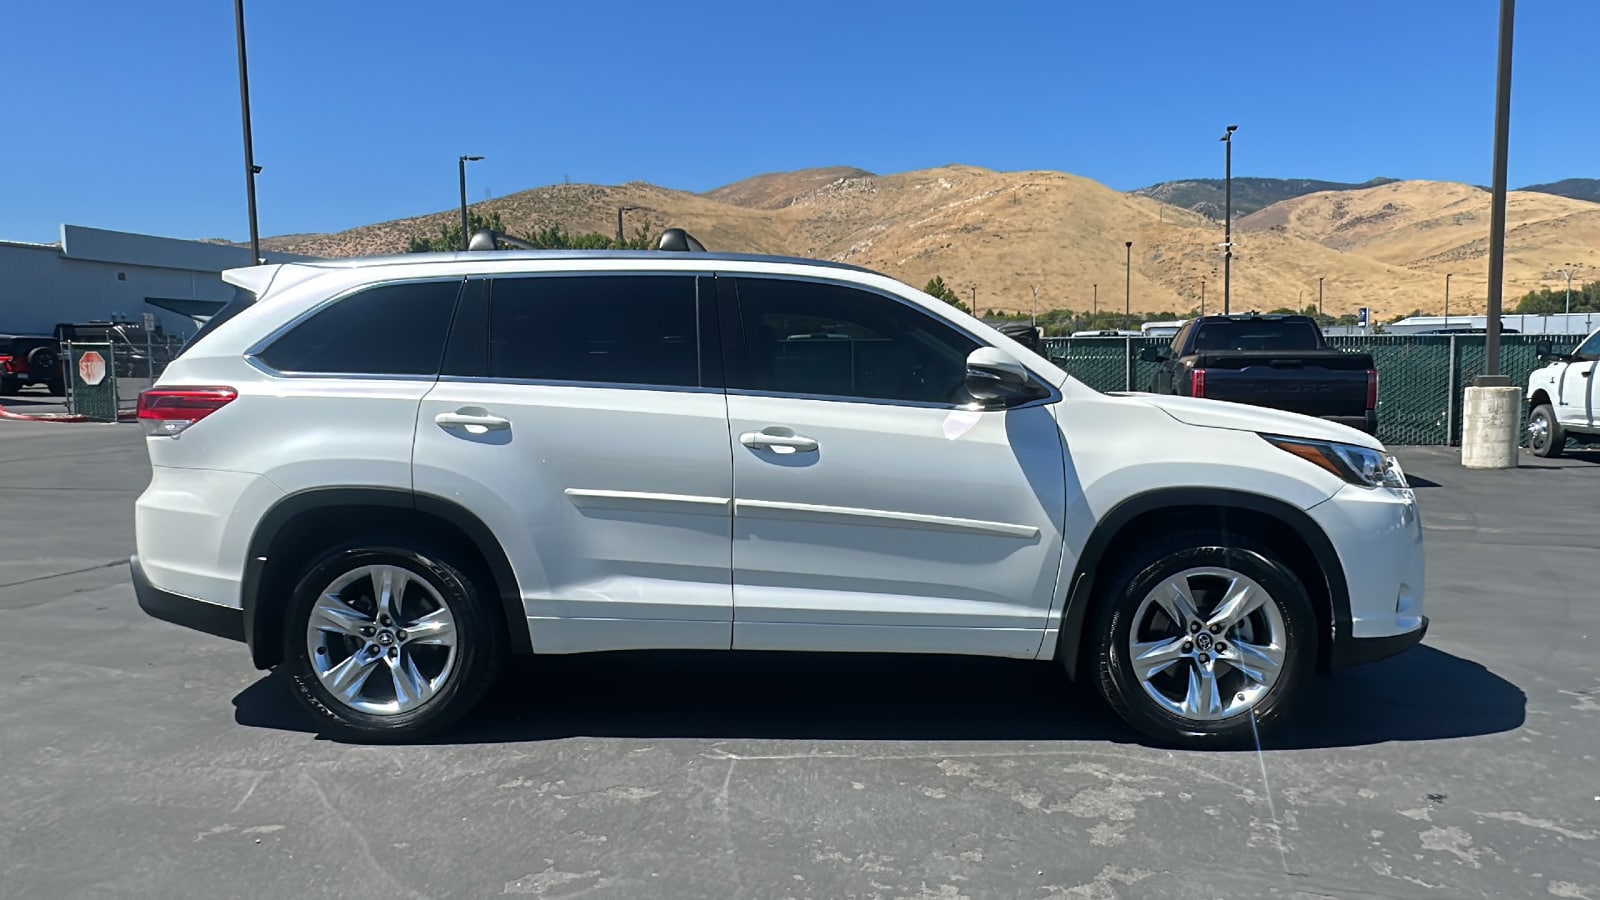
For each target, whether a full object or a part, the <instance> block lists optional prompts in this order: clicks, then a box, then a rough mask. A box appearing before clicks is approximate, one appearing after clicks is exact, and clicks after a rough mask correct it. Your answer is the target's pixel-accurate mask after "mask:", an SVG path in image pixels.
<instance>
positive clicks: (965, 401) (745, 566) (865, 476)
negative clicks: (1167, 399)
mask: <svg viewBox="0 0 1600 900" xmlns="http://www.w3.org/2000/svg"><path fill="white" fill-rule="evenodd" d="M721 280H722V281H724V282H725V281H726V279H721ZM734 293H735V291H734V290H727V289H725V290H724V291H723V293H722V295H721V297H722V300H723V302H724V304H730V301H731V300H732V299H733V294H734ZM736 294H737V301H736V302H737V310H738V312H737V321H733V320H732V317H729V316H727V315H726V313H725V317H724V319H723V330H724V332H725V333H728V332H736V333H737V334H739V335H740V336H742V340H743V345H744V346H743V352H740V351H739V349H737V348H730V352H729V357H730V359H729V366H728V375H729V380H730V390H729V393H728V416H729V432H730V439H731V444H732V450H733V471H734V519H733V602H734V646H735V647H736V648H750V649H792V650H819V649H825V650H863V651H920V652H950V653H984V654H994V655H1005V656H1018V657H1031V656H1033V655H1035V654H1036V653H1037V652H1038V650H1039V644H1040V638H1041V635H1042V633H1043V630H1044V628H1045V620H1046V616H1047V614H1048V612H1049V609H1050V601H1051V597H1052V595H1053V593H1054V591H1055V587H1056V572H1057V569H1058V567H1059V562H1060V554H1061V549H1062V538H1061V529H1062V518H1063V514H1064V510H1065V488H1064V480H1065V476H1064V462H1063V449H1062V440H1061V435H1060V431H1059V429H1058V428H1057V426H1056V422H1055V418H1054V415H1053V413H1052V409H1051V407H1049V406H1048V405H1045V404H1043V403H1035V404H1032V405H1027V406H1024V407H1022V408H1015V409H1010V410H992V411H983V410H977V409H973V408H970V407H971V398H970V397H969V396H967V395H966V393H965V389H964V384H965V374H966V357H967V354H968V353H970V352H971V351H972V350H973V349H975V348H976V347H977V346H979V344H978V342H977V341H976V340H974V339H973V338H971V337H969V336H968V335H966V334H963V333H961V332H960V331H958V330H957V329H955V328H954V327H952V326H950V325H949V324H947V323H945V322H943V321H942V320H940V319H938V318H936V317H934V316H931V315H929V314H927V313H926V312H923V311H922V310H919V309H917V308H916V307H915V306H913V305H911V304H910V303H908V302H905V301H902V300H899V299H896V298H893V297H890V296H887V295H884V294H878V293H873V292H869V291H866V290H862V289H859V288H855V287H848V286H843V285H836V284H830V283H823V282H814V281H803V280H786V279H777V278H753V277H741V278H739V279H738V280H737V285H736ZM730 305H731V304H730Z"/></svg>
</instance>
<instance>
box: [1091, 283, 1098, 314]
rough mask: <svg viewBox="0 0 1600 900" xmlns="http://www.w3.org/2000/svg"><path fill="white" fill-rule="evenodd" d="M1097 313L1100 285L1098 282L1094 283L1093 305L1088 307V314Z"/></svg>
mask: <svg viewBox="0 0 1600 900" xmlns="http://www.w3.org/2000/svg"><path fill="white" fill-rule="evenodd" d="M1099 313H1100V285H1099V283H1096V284H1095V286H1094V305H1093V306H1090V307H1089V315H1091V316H1093V315H1099Z"/></svg>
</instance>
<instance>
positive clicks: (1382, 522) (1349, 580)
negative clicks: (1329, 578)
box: [1308, 485, 1428, 668]
mask: <svg viewBox="0 0 1600 900" xmlns="http://www.w3.org/2000/svg"><path fill="white" fill-rule="evenodd" d="M1308 513H1309V514H1310V516H1311V518H1312V519H1313V520H1314V521H1315V522H1316V523H1317V525H1319V526H1320V527H1321V528H1322V531H1323V533H1324V534H1325V535H1327V537H1328V540H1329V542H1330V543H1332V544H1333V547H1334V549H1335V551H1336V552H1337V554H1338V557H1339V566H1340V568H1341V569H1342V570H1343V575H1344V582H1345V586H1346V588H1347V591H1348V599H1349V602H1348V604H1345V605H1344V606H1345V608H1343V609H1335V610H1334V619H1335V621H1334V623H1333V624H1334V628H1333V646H1332V648H1331V653H1330V657H1329V660H1328V662H1329V665H1330V667H1331V668H1339V667H1342V666H1350V665H1359V664H1360V663H1363V662H1371V661H1373V660H1377V659H1382V658H1384V657H1386V656H1392V655H1394V654H1396V653H1399V652H1400V651H1402V650H1405V649H1407V648H1409V647H1411V646H1412V645H1414V644H1416V643H1417V642H1418V641H1420V640H1422V637H1423V635H1424V634H1426V632H1427V627H1428V619H1427V616H1426V615H1424V609H1423V593H1424V589H1425V582H1426V579H1425V571H1424V566H1423V544H1422V520H1421V518H1420V516H1419V514H1418V510H1417V501H1416V496H1415V495H1414V494H1413V493H1412V492H1411V491H1409V490H1389V489H1373V488H1363V487H1356V486H1354V485H1347V486H1346V487H1344V488H1342V489H1341V490H1340V491H1339V492H1338V493H1337V494H1334V495H1333V497H1331V498H1329V499H1328V500H1326V501H1324V502H1322V503H1319V504H1317V505H1316V506H1314V507H1312V508H1311V509H1310V510H1308Z"/></svg>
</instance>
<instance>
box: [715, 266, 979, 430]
mask: <svg viewBox="0 0 1600 900" xmlns="http://www.w3.org/2000/svg"><path fill="white" fill-rule="evenodd" d="M738 294H739V315H740V322H741V326H742V329H743V332H744V339H745V347H746V352H747V354H748V357H749V375H748V380H749V384H748V385H746V386H747V387H749V388H752V389H754V390H760V391H776V392H779V393H784V394H820V395H825V396H835V397H859V398H863V399H869V400H900V401H917V402H927V403H964V402H967V400H968V399H970V398H969V397H968V396H967V394H966V376H967V355H968V354H970V353H971V352H972V351H973V350H976V349H977V348H978V346H979V344H978V342H977V341H975V340H973V339H972V338H970V337H967V336H966V335H963V334H961V333H960V332H958V331H956V330H955V329H954V328H951V327H950V326H949V325H946V324H944V323H943V322H941V321H939V320H938V319H936V318H934V317H933V316H931V315H929V314H927V313H925V312H922V311H921V310H918V309H916V308H915V307H912V306H910V305H907V304H905V303H901V302H899V301H897V300H893V299H891V298H889V297H884V296H882V295H879V294H874V293H869V292H867V291H862V290H857V289H854V288H848V287H842V286H839V285H831V284H824V283H818V282H807V281H790V280H781V279H761V278H741V279H739V281H738Z"/></svg>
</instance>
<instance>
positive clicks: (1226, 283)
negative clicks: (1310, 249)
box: [1222, 125, 1239, 315]
mask: <svg viewBox="0 0 1600 900" xmlns="http://www.w3.org/2000/svg"><path fill="white" fill-rule="evenodd" d="M1238 130H1239V126H1237V125H1229V126H1228V130H1227V133H1225V134H1223V136H1222V143H1224V144H1226V145H1227V149H1226V150H1225V151H1224V159H1225V162H1224V163H1223V172H1222V183H1223V188H1222V207H1223V208H1222V223H1223V224H1222V314H1223V315H1227V314H1228V313H1229V312H1230V311H1231V309H1232V303H1233V133H1234V132H1235V131H1238Z"/></svg>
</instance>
